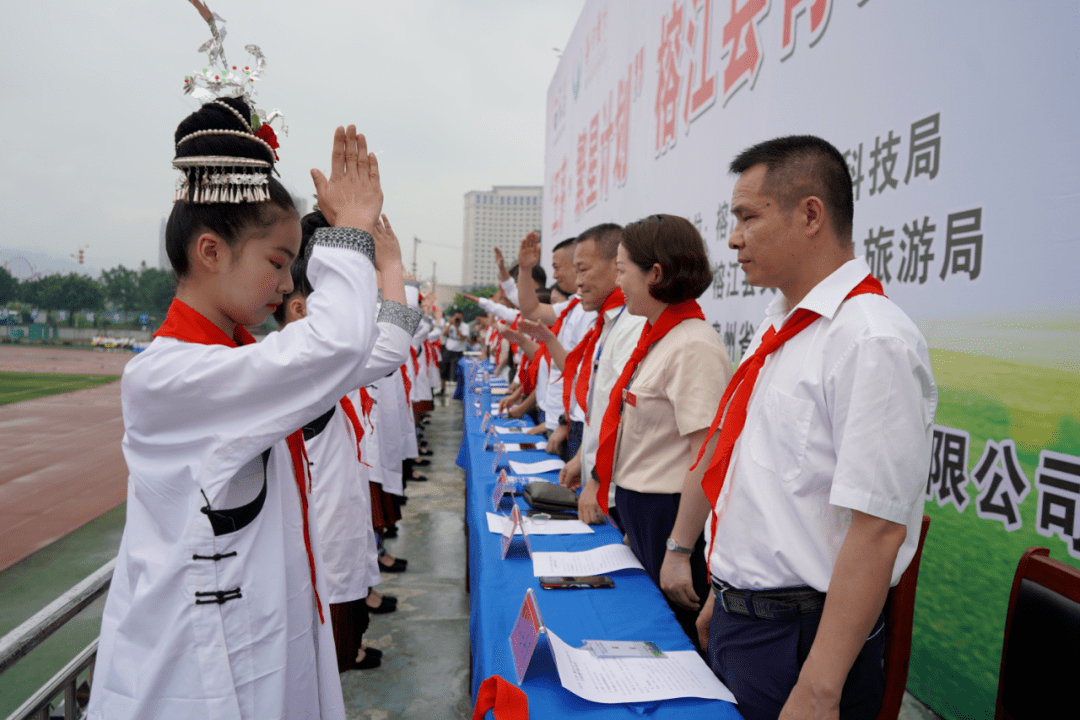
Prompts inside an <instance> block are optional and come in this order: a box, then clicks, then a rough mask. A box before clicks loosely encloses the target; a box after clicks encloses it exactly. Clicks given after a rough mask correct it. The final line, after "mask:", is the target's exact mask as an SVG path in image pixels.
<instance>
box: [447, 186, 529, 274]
mask: <svg viewBox="0 0 1080 720" xmlns="http://www.w3.org/2000/svg"><path fill="white" fill-rule="evenodd" d="M543 191H544V188H543V187H541V186H532V185H529V186H524V185H496V186H494V187H493V188H491V190H473V191H472V192H467V193H465V242H464V243H463V246H462V261H461V263H462V264H461V284H462V286H463V287H466V288H471V287H475V286H477V285H494V284H496V283H498V278H499V271H498V269H497V268H496V266H495V253H494V252H493V248H496V247H497V248H499V249H500V250H502V252H503V256H504V257H505V258H506V266H507V267H508V268H509V267H511V266H512V265H513V264H514V262H516V260H517V251H518V246H519V245H520V244H521V238H523V237H525V235H526V234H527V233H528V232H529V231H530V230H539V229H540V224H541V219H540V211H541V209H542V207H543V204H542V203H541V201H540V198H541V196H542V194H543Z"/></svg>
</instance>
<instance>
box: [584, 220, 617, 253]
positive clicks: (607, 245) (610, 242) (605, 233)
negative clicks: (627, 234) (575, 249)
mask: <svg viewBox="0 0 1080 720" xmlns="http://www.w3.org/2000/svg"><path fill="white" fill-rule="evenodd" d="M622 237H623V229H622V225H616V224H615V223H601V224H599V225H594V226H592V227H591V228H589V229H588V230H586V231H585V232H583V233H581V234H580V235H578V236H577V239H576V240H575V241H574V242H575V243H580V242H584V241H586V240H595V241H596V250H597V252H599V253H600V257H602V258H603V259H605V260H614V259H615V255H616V254H617V253H618V252H619V243H620V242H622Z"/></svg>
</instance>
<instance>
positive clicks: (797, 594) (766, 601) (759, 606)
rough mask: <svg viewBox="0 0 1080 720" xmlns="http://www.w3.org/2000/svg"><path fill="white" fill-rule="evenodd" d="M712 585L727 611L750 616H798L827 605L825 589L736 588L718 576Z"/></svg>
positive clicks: (774, 617) (784, 617)
mask: <svg viewBox="0 0 1080 720" xmlns="http://www.w3.org/2000/svg"><path fill="white" fill-rule="evenodd" d="M712 587H713V594H714V595H716V599H717V600H719V601H720V605H721V607H723V608H724V611H725V612H728V613H731V614H734V615H745V616H747V617H749V618H750V619H751V620H795V619H797V618H798V617H799V616H800V615H803V614H806V613H815V612H821V611H822V609H823V608H824V607H825V593H823V592H818V591H817V590H815V589H814V588H812V587H806V586H803V587H795V588H780V589H777V590H737V589H735V588H733V587H731V586H730V585H728V584H727V583H725V582H723V581H722V580H717V579H716V578H713V579H712Z"/></svg>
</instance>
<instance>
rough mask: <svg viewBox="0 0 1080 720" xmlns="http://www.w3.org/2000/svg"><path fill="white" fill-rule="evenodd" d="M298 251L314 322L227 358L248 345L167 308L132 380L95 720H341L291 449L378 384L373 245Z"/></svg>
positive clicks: (337, 241) (358, 242)
mask: <svg viewBox="0 0 1080 720" xmlns="http://www.w3.org/2000/svg"><path fill="white" fill-rule="evenodd" d="M309 252H310V260H309V264H308V270H307V272H308V277H309V278H310V280H311V282H312V285H313V286H314V288H315V291H314V292H313V293H312V294H311V296H310V297H309V298H308V304H309V309H310V317H309V318H307V319H305V320H301V321H298V322H295V323H292V324H290V325H289V326H288V327H286V328H285V329H284V330H282V331H281V332H279V333H273V334H272V335H270V336H269V337H267V338H266V339H265V340H264V341H263V342H260V343H251V344H244V345H243V346H241V347H233V346H232V345H233V344H234V343H233V341H234V340H237V339H239V340H241V341H247V340H248V339H250V335H247V333H246V331H243V329H242V328H238V335H239V336H242V337H238V338H233V339H230V338H227V337H226V336H225V335H224V333H222V332H221V331H220V330H218V329H217V328H216V327H215V326H214V325H213V324H212V323H210V322H209V321H208V320H206V319H205V318H203V317H202V316H201V315H198V313H196V312H195V311H193V310H191V309H190V308H189V307H187V306H186V305H184V304H183V303H181V302H179V301H176V302H174V304H173V307H172V308H171V309H170V317H169V319H167V321H166V325H167V326H169V325H170V323H172V324H171V326H170V327H172V329H173V330H174V331H175V332H174V334H173V335H172V336H171V337H160V336H159V337H158V338H157V339H155V340H154V342H153V343H152V344H151V345H150V347H149V348H147V349H146V350H145V351H144V352H143V353H142V354H140V355H138V356H136V357H135V358H134V359H132V361H131V362H129V363H128V365H127V367H126V368H125V371H124V376H123V380H122V384H121V398H122V404H123V412H124V428H125V435H124V440H123V451H124V458H125V460H126V461H127V466H128V471H129V473H130V475H129V479H128V502H127V522H126V525H125V528H124V536H123V540H122V542H121V545H120V552H119V555H118V556H117V563H116V570H115V571H114V573H113V578H112V584H111V586H110V589H109V596H108V600H107V601H106V603H105V611H104V615H103V617H102V625H101V636H100V644H99V647H98V655H97V665H96V669H95V673H94V682H93V688H92V693H91V698H90V707H89V717H90V718H91V719H92V720H123V719H125V718H140V719H148V718H153V719H154V720H172V719H174V718H185V719H197V720H235V719H236V718H251V719H252V720H254V719H256V718H257V719H258V720H271V719H275V718H280V719H282V720H284V719H285V718H288V719H289V720H302V719H306V718H343V717H344V716H345V713H344V703H343V701H342V695H341V684H340V681H339V679H338V671H337V661H336V656H335V651H334V639H333V634H332V631H331V625H330V622H329V620H330V618H329V617H328V615H329V613H328V612H327V611H326V609H325V608H324V607H320V605H319V604H318V602H317V600H316V598H317V597H320V596H321V599H322V602H323V603H325V602H326V586H325V578H324V577H323V574H324V571H323V569H322V560H321V553H320V551H319V538H318V528H317V525H316V522H315V518H314V513H313V509H312V508H310V507H309V509H308V514H307V515H306V516H305V515H304V513H303V512H302V499H301V493H300V490H299V488H298V484H297V480H296V476H295V474H294V464H293V461H292V457H291V456H290V447H289V445H288V444H287V443H286V437H287V436H289V435H291V434H294V431H296V430H297V429H298V428H300V427H302V426H303V425H304V424H306V423H307V422H309V421H311V420H312V419H313V418H316V417H318V416H319V415H321V414H323V413H324V412H326V410H327V409H329V408H330V407H331V406H332V405H334V404H336V403H337V402H338V400H339V399H340V398H341V397H342V396H343V395H344V394H345V393H346V392H348V391H350V390H352V389H355V388H357V387H360V386H362V385H364V384H365V383H367V382H370V381H371V378H370V377H369V374H368V371H367V370H366V364H367V361H368V358H369V356H370V355H371V352H372V348H373V346H374V344H375V340H376V335H377V332H378V330H377V325H376V322H377V321H376V317H375V311H374V308H375V271H374V267H373V265H372V258H373V257H374V245H373V242H372V240H371V238H370V236H369V235H367V234H366V233H361V232H359V231H355V230H349V229H342V228H331V229H322V230H319V231H317V232H316V234H315V237H314V238H313V240H312V243H311V246H310V248H309ZM409 316H410V313H409V311H407V310H406V309H405V308H404V307H403V306H400V305H397V304H392V305H391V306H390V307H389V308H388V307H387V305H386V304H384V306H383V309H382V311H381V312H380V317H379V319H378V322H379V327H380V328H386V327H388V326H389V324H390V323H393V324H397V325H399V326H400V328H399V329H400V332H401V333H403V334H404V335H405V336H406V337H407V336H411V334H412V331H413V329H414V327H415V325H414V324H411V323H410V322H409ZM383 321H387V322H383ZM177 328H180V330H176V329H177ZM164 329H165V328H164V327H163V330H164ZM215 332H216V336H215V335H214V333H215ZM160 334H162V333H161V331H159V335H160ZM166 334H167V333H166ZM178 337H185V339H186V340H188V341H185V340H181V339H177V338H178ZM299 447H302V445H300V446H297V449H299ZM305 526H306V527H305ZM305 530H307V533H305ZM305 534H306V535H307V537H305ZM309 547H310V553H309V549H308V548H309ZM313 577H314V578H316V579H315V581H314V588H313ZM324 620H325V621H324Z"/></svg>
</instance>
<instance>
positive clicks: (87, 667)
mask: <svg viewBox="0 0 1080 720" xmlns="http://www.w3.org/2000/svg"><path fill="white" fill-rule="evenodd" d="M114 567H116V560H115V559H113V560H110V561H109V562H107V563H105V564H104V565H102V566H101V567H100V568H98V569H97V570H95V571H94V572H93V573H91V574H90V575H89V576H88V577H86V578H85V579H84V580H82V581H81V582H80V583H78V584H77V585H75V586H74V587H73V588H71V589H70V590H68V591H67V592H65V593H64V594H63V595H61V596H60V597H58V598H56V600H53V601H52V602H51V603H49V604H48V605H47V606H46V607H45V608H44V609H42V610H41V611H39V612H38V613H37V614H35V615H34V616H33V617H31V618H30V619H29V620H27V621H26V622H24V623H23V624H22V625H20V626H19V627H17V628H15V629H14V630H12V631H11V632H9V633H8V634H7V635H5V636H4V637H3V638H0V674H3V673H4V672H6V671H7V670H8V669H9V668H10V667H11V666H12V665H14V664H15V663H16V662H18V661H19V660H20V659H22V658H23V657H25V656H26V654H27V653H29V652H30V651H31V650H33V649H34V648H35V647H37V646H38V645H40V644H41V643H42V642H44V641H45V640H46V638H48V637H49V636H50V635H52V634H53V633H54V632H56V631H57V630H59V629H60V628H61V627H63V626H64V625H65V624H66V623H67V622H68V621H69V620H71V619H72V618H73V617H75V616H76V615H78V614H79V613H80V612H82V610H84V609H85V608H86V607H87V606H89V605H90V603H92V602H94V601H95V600H97V599H98V598H99V597H101V596H102V595H103V594H104V593H105V591H106V590H108V589H109V583H110V582H111V581H112V573H113V568H114ZM96 658H97V640H94V641H93V642H92V643H90V644H89V645H87V646H86V647H85V648H84V649H83V651H82V652H80V653H79V654H78V655H76V656H75V658H74V659H72V660H71V662H69V663H68V664H67V665H66V666H64V668H63V669H62V670H61V671H60V672H58V673H57V674H56V675H54V676H53V677H52V679H51V680H49V682H47V683H46V684H45V685H43V686H42V687H41V689H40V690H38V691H37V692H36V693H34V695H33V696H32V697H31V698H30V699H29V700H27V701H26V702H25V703H23V704H22V705H21V706H20V707H19V709H18V710H16V711H15V712H14V713H12V714H11V715H9V716H8V718H7V720H31V719H34V720H38V719H40V720H48V718H50V717H52V713H51V710H52V709H53V708H54V705H55V706H56V707H59V704H58V703H56V704H54V703H53V700H56V699H57V698H58V697H59V696H61V695H63V708H64V720H76V718H77V717H78V716H79V712H78V711H79V706H80V702H79V701H80V700H83V701H84V702H83V704H85V698H80V697H79V689H78V688H77V682H78V677H79V675H80V674H81V673H83V672H84V671H89V675H90V676H91V677H92V675H93V672H94V660H95V659H96ZM87 682H88V684H92V680H91V679H90V678H88V680H87Z"/></svg>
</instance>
